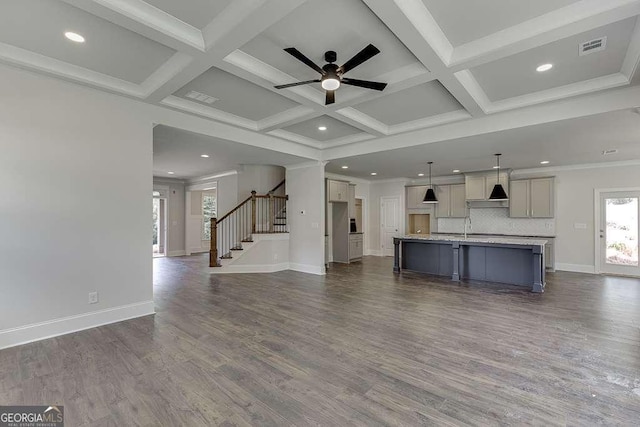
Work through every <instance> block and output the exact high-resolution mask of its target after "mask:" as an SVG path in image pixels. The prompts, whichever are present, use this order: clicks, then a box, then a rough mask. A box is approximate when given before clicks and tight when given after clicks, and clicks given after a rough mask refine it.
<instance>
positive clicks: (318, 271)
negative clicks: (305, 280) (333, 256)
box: [289, 263, 327, 276]
mask: <svg viewBox="0 0 640 427" xmlns="http://www.w3.org/2000/svg"><path fill="white" fill-rule="evenodd" d="M289 270H293V271H299V272H300V273H309V274H315V275H317V276H324V275H325V274H327V271H326V270H325V268H324V265H309V264H296V263H290V264H289Z"/></svg>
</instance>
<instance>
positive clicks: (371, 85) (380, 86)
mask: <svg viewBox="0 0 640 427" xmlns="http://www.w3.org/2000/svg"><path fill="white" fill-rule="evenodd" d="M342 83H344V84H346V85H351V86H359V87H364V88H367V89H373V90H384V88H385V87H387V84H386V83H380V82H370V81H368V80H358V79H347V78H344V79H342Z"/></svg>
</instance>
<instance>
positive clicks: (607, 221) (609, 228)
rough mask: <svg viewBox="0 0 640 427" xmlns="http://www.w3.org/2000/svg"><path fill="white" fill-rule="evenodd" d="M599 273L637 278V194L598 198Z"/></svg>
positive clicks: (639, 269) (639, 203) (639, 206)
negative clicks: (599, 212) (599, 210)
mask: <svg viewBox="0 0 640 427" xmlns="http://www.w3.org/2000/svg"><path fill="white" fill-rule="evenodd" d="M600 209H601V214H600V222H601V224H600V233H599V238H600V272H601V273H604V274H621V275H628V276H640V264H639V263H638V249H639V243H638V225H639V222H638V221H639V220H640V192H611V193H602V194H601V195H600Z"/></svg>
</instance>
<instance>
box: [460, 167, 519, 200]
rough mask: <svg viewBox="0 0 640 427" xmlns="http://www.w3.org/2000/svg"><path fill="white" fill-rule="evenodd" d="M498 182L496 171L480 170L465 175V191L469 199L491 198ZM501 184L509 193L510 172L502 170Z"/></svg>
mask: <svg viewBox="0 0 640 427" xmlns="http://www.w3.org/2000/svg"><path fill="white" fill-rule="evenodd" d="M497 182H498V177H497V176H496V172H491V171H489V172H479V173H473V174H468V175H466V176H465V191H466V198H467V200H472V201H482V200H489V197H490V196H491V191H493V187H494V186H495V185H496V183H497ZM500 184H502V187H503V188H504V191H505V192H506V193H507V194H509V174H508V173H507V172H500Z"/></svg>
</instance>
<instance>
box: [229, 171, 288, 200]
mask: <svg viewBox="0 0 640 427" xmlns="http://www.w3.org/2000/svg"><path fill="white" fill-rule="evenodd" d="M284 177H285V169H284V168H283V167H282V166H270V165H243V166H242V167H241V168H240V169H239V170H238V201H242V200H244V199H246V198H247V197H249V196H250V195H251V191H253V190H255V191H256V192H257V193H258V194H267V193H268V192H269V191H271V189H272V188H274V187H275V186H276V185H278V184H280V183H281V182H282V180H283V179H284Z"/></svg>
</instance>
